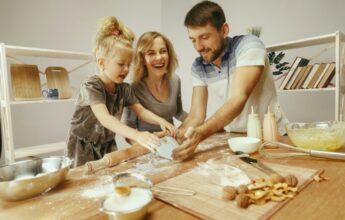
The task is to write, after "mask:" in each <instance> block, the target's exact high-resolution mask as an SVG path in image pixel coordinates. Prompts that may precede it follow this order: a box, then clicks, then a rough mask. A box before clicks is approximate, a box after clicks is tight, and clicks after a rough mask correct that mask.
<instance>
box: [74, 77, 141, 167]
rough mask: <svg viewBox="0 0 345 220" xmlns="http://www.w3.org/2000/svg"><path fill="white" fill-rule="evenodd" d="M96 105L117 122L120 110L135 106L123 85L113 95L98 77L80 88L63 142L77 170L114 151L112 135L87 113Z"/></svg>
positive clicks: (90, 112) (128, 88)
mask: <svg viewBox="0 0 345 220" xmlns="http://www.w3.org/2000/svg"><path fill="white" fill-rule="evenodd" d="M100 103H103V104H105V105H106V106H107V109H108V111H109V113H110V114H111V115H113V116H115V117H116V118H117V119H119V120H121V116H122V112H123V109H124V107H126V106H131V105H133V104H135V103H138V100H137V98H136V97H135V95H134V93H133V92H132V89H131V87H130V85H129V84H127V83H121V84H117V85H116V90H115V93H114V94H111V93H109V92H108V91H107V90H106V89H105V87H104V85H103V83H102V81H101V80H100V79H99V78H98V76H92V77H90V78H89V79H88V80H87V81H86V82H85V83H83V84H82V85H81V86H80V92H79V95H78V98H77V101H76V108H75V112H74V114H73V117H72V121H71V127H70V131H69V136H68V139H67V146H68V156H69V157H71V158H74V160H75V161H74V163H75V165H77V166H79V165H83V164H84V163H86V162H87V161H92V160H98V159H101V158H102V157H103V156H104V154H106V153H110V152H112V151H115V150H117V146H116V142H115V139H114V138H115V133H114V132H112V131H110V130H109V129H107V128H105V127H103V126H102V124H101V123H100V122H99V121H98V120H97V118H96V116H95V114H94V113H93V112H92V110H91V105H95V104H100Z"/></svg>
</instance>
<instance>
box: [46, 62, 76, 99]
mask: <svg viewBox="0 0 345 220" xmlns="http://www.w3.org/2000/svg"><path fill="white" fill-rule="evenodd" d="M45 74H46V77H47V87H48V88H49V89H51V88H57V89H58V91H59V99H69V98H71V97H72V88H71V84H70V81H69V76H68V72H67V70H66V69H65V68H63V67H59V66H50V67H47V68H46V70H45Z"/></svg>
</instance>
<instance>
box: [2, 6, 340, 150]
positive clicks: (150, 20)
mask: <svg viewBox="0 0 345 220" xmlns="http://www.w3.org/2000/svg"><path fill="white" fill-rule="evenodd" d="M197 2H199V1H196V0H189V1H185V0H174V1H169V0H145V1H141V0H101V1H92V0H59V1H56V0H30V1H27V0H0V42H4V43H6V44H11V45H20V46H29V47H39V48H51V49H61V50H71V51H80V52H91V48H92V39H93V36H94V33H95V30H96V26H97V21H98V20H99V18H101V17H103V16H106V15H115V16H117V17H118V18H119V19H121V20H123V21H124V22H125V23H126V24H127V25H128V26H130V27H131V28H132V29H133V30H134V31H135V33H136V34H137V36H139V35H140V34H141V33H143V32H145V31H148V30H158V31H162V32H163V33H165V34H166V35H167V36H168V37H169V38H170V39H171V41H172V42H173V43H174V45H175V48H176V51H177V53H178V55H179V61H180V69H179V74H180V76H181V78H182V87H183V88H182V93H183V102H184V106H185V109H186V110H187V111H188V110H189V108H190V99H191V91H192V88H191V81H190V76H189V71H190V65H191V63H192V61H193V60H194V58H195V57H196V56H197V53H196V52H195V51H194V49H193V47H192V44H191V43H190V42H189V39H188V36H187V32H186V29H185V27H184V26H183V20H184V16H185V14H186V12H187V11H188V10H189V9H190V8H191V7H192V6H193V5H194V4H195V3H197ZM216 2H218V3H219V4H220V5H221V6H222V7H223V8H224V11H225V13H226V15H227V20H228V22H229V23H230V26H231V32H230V35H237V34H243V33H245V31H246V28H247V27H250V26H262V28H263V31H262V36H261V39H262V40H263V41H264V43H265V44H266V45H270V44H275V43H279V42H285V41H290V40H295V39H299V38H304V37H311V36H314V35H321V34H327V33H331V32H334V31H335V30H341V31H343V32H345V23H344V20H345V13H343V11H342V10H343V8H345V2H343V1H341V0H328V1H326V0H304V1H300V0H289V1H277V0H261V1H260V0H242V1H236V0H219V1H216ZM249 6H250V7H249ZM295 53H296V52H295ZM299 53H300V54H298V55H304V54H303V53H304V52H303V51H301V52H299ZM295 55H297V54H287V56H286V59H287V60H288V61H290V62H291V61H292V59H293V58H294V56H295ZM320 59H321V58H320ZM328 59H329V58H328ZM88 71H89V70H87V71H86V70H85V72H81V73H78V74H79V75H78V76H75V79H82V78H85V77H86V75H87V74H89V73H90V72H88ZM78 83H79V82H78ZM304 96H305V95H304ZM280 98H281V102H282V106H283V108H284V110H285V111H286V113H287V115H288V117H289V118H290V119H291V120H305V121H312V120H314V121H318V120H323V119H331V118H329V117H332V116H333V111H334V109H333V110H332V108H334V107H332V105H334V102H333V103H332V94H331V93H330V94H328V95H327V94H324V95H323V96H322V97H321V98H320V99H322V100H319V101H315V100H316V99H317V98H318V96H315V95H313V96H310V97H308V98H307V99H306V97H303V96H298V99H297V98H296V96H293V95H286V94H280ZM306 100H307V101H308V102H309V101H310V102H313V103H314V104H309V105H308V106H313V108H312V109H313V114H309V112H308V113H306V112H303V111H302V112H301V110H300V108H303V106H305V103H306ZM324 101H325V102H326V103H327V108H326V107H323V106H324V105H321V106H319V105H317V103H323V102H324ZM315 103H316V105H315ZM219 105H220V102H219V100H218V98H217V97H215V96H214V95H213V94H212V93H211V94H210V98H209V114H210V113H212V112H213V111H214V110H215V109H216V108H217V107H218V106H219ZM50 108H54V109H55V110H56V111H58V112H59V115H58V118H59V120H57V119H55V120H56V121H57V122H56V128H55V129H52V130H51V131H48V132H46V131H47V129H48V128H47V126H49V124H47V123H48V122H47V120H46V119H45V118H44V117H41V116H40V115H41V113H42V112H40V111H48V110H45V107H44V108H43V109H40V108H39V107H37V106H36V107H32V108H29V109H25V108H24V110H16V109H15V111H16V112H25V111H26V112H27V113H28V112H35V114H33V116H32V117H30V118H28V117H26V115H21V113H20V114H19V113H18V114H19V115H18V116H17V117H15V118H14V121H15V126H16V129H15V130H16V133H15V135H16V137H15V138H16V139H15V141H16V143H18V146H25V145H33V144H36V142H40V141H43V140H42V139H41V138H39V137H37V136H33V134H32V133H34V131H32V129H30V128H31V127H33V123H34V122H40V121H41V122H42V123H43V125H42V126H41V128H40V129H39V130H40V132H39V133H40V134H41V133H43V132H45V133H46V134H44V138H43V139H44V141H45V142H49V141H56V140H57V139H59V140H62V139H64V137H65V135H66V133H67V129H68V122H69V119H70V117H71V114H72V112H73V105H67V106H64V107H61V106H56V107H52V106H51V107H50ZM327 109H331V110H328V111H327ZM23 114H24V113H23ZM25 114H26V113H25ZM32 119H33V120H32ZM27 121H30V123H29V124H27ZM24 128H25V129H24ZM41 136H42V135H41Z"/></svg>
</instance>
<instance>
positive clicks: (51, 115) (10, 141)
mask: <svg viewBox="0 0 345 220" xmlns="http://www.w3.org/2000/svg"><path fill="white" fill-rule="evenodd" d="M22 60H25V61H26V62H23V61H22ZM27 60H29V63H33V64H37V65H38V66H39V67H40V64H38V63H41V64H42V63H43V65H47V63H50V64H51V65H52V66H59V65H60V66H61V65H62V66H65V65H69V66H70V67H69V68H68V69H69V70H68V72H69V76H70V79H71V73H72V72H73V74H74V72H78V71H80V70H84V71H85V68H89V69H90V68H91V69H92V70H94V65H93V64H94V62H93V56H92V55H91V54H88V53H80V52H71V51H60V50H50V49H41V48H30V47H19V46H11V45H6V44H4V43H1V44H0V84H1V85H0V89H1V90H0V97H1V130H2V146H3V148H4V154H5V155H4V156H5V163H6V164H8V163H12V162H14V161H15V160H16V159H20V158H25V157H27V156H36V155H41V154H47V153H52V152H57V151H62V150H65V149H66V143H65V137H63V140H60V141H57V142H51V143H44V144H42V141H44V138H40V137H44V136H45V135H47V134H45V133H44V132H42V131H39V129H38V128H41V130H43V131H46V133H48V134H49V133H50V135H54V132H55V131H54V128H55V127H59V126H61V124H59V123H57V124H55V125H54V124H53V123H50V122H49V120H55V122H58V121H61V119H62V118H61V119H59V117H63V116H60V113H61V114H62V113H63V112H61V111H60V112H58V111H55V112H54V111H53V110H46V109H48V108H49V106H52V107H50V108H53V109H59V107H58V106H60V105H69V106H70V107H69V109H72V108H73V106H74V101H75V99H74V98H73V97H72V98H69V99H57V100H52V99H51V100H49V99H44V98H43V97H42V99H37V100H22V101H17V100H15V99H14V94H13V91H12V88H11V85H12V84H11V72H10V64H12V63H21V64H24V63H27ZM32 60H35V62H32ZM36 62H37V63H36ZM39 69H40V68H39ZM39 72H40V78H43V79H45V74H44V72H42V71H39ZM84 73H85V72H84ZM84 73H83V75H82V77H86V76H87V75H86V74H84ZM89 73H91V72H89ZM82 77H81V78H82ZM43 82H44V80H43ZM41 83H42V80H41ZM78 83H80V82H78ZM43 87H44V86H43ZM76 87H78V85H76ZM75 91H77V89H75ZM74 96H75V95H74ZM28 106H30V107H32V109H30V108H29V109H27V108H28ZM25 109H26V112H29V114H26V115H25V116H23V115H21V113H22V112H23V111H24V110H25ZM40 109H44V110H43V111H42V112H39V111H40ZM49 111H51V112H49ZM62 111H64V110H62ZM38 112H39V113H38ZM30 113H31V114H32V115H33V116H30ZM16 114H17V115H16ZM21 117H22V118H21ZM63 119H64V121H68V120H70V118H68V119H66V118H63ZM18 120H21V125H18V124H17V121H18ZM40 122H44V123H45V125H43V126H42V125H40ZM16 126H17V127H16ZM64 126H66V129H67V126H68V125H67V124H66V123H65V124H64ZM20 127H25V129H26V131H25V130H24V132H23V131H22V132H19V133H21V134H25V133H30V134H31V133H32V134H35V135H37V137H36V142H41V143H40V144H38V145H33V146H19V147H18V146H15V145H16V142H18V141H16V140H22V139H27V137H24V136H21V135H19V134H17V133H18V132H17V133H16V132H15V128H17V129H19V130H20ZM66 129H65V130H66ZM36 130H37V132H36V133H38V134H36V133H35V131H36ZM66 133H67V132H66ZM40 135H41V136H40ZM60 136H62V135H60ZM61 138H62V137H61ZM39 139H42V140H39ZM22 141H25V140H22Z"/></svg>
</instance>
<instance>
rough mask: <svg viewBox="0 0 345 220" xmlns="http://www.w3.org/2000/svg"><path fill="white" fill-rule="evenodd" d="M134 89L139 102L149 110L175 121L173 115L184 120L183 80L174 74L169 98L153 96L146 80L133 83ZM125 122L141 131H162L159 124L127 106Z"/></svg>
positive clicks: (170, 82) (170, 84) (171, 121)
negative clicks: (138, 115)
mask: <svg viewBox="0 0 345 220" xmlns="http://www.w3.org/2000/svg"><path fill="white" fill-rule="evenodd" d="M131 86H132V89H133V91H134V93H135V95H136V97H137V98H138V100H139V102H140V103H141V104H142V105H143V106H144V107H145V108H146V109H148V110H150V111H151V112H153V113H155V114H156V115H158V116H160V117H162V118H164V119H165V120H167V121H169V122H170V123H173V117H175V118H176V119H178V120H179V121H183V120H184V119H185V118H186V116H187V113H186V112H185V111H183V107H182V100H181V81H180V78H179V77H178V76H177V75H176V74H173V75H172V77H171V79H170V80H169V87H170V94H169V95H170V96H169V98H168V100H166V101H164V102H161V101H158V100H157V99H156V98H155V97H153V96H152V94H151V92H150V90H149V88H148V87H147V85H146V83H145V82H144V80H141V81H140V82H138V83H132V85H131ZM124 115H125V122H126V124H127V125H128V126H130V127H132V128H135V129H138V130H139V131H150V132H154V131H161V128H160V126H159V125H153V124H149V123H146V122H144V121H142V120H140V119H139V118H138V117H137V116H136V115H135V113H134V112H133V111H131V110H130V109H129V108H125V112H124Z"/></svg>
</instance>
